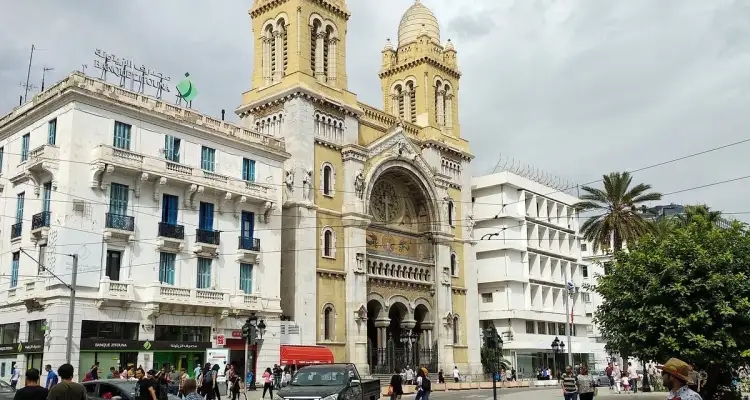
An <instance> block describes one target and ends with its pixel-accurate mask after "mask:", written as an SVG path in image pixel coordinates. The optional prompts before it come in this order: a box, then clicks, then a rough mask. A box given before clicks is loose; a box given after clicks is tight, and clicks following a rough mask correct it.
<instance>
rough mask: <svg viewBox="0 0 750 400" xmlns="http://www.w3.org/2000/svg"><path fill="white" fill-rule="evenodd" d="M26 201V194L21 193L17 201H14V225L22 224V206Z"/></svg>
mask: <svg viewBox="0 0 750 400" xmlns="http://www.w3.org/2000/svg"><path fill="white" fill-rule="evenodd" d="M25 200H26V193H24V192H21V193H19V194H18V197H17V200H16V223H17V224H18V223H21V222H23V206H24V202H25Z"/></svg>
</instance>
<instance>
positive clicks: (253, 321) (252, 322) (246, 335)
mask: <svg viewBox="0 0 750 400" xmlns="http://www.w3.org/2000/svg"><path fill="white" fill-rule="evenodd" d="M260 323H261V324H262V325H263V330H265V328H266V324H265V323H264V322H263V320H261V321H260ZM256 327H258V317H257V316H256V315H255V313H251V314H250V316H249V317H248V318H247V321H245V325H242V338H243V339H245V382H246V385H247V386H248V389H250V390H255V374H251V373H250V358H249V357H248V353H249V352H250V341H252V342H253V343H255V329H256ZM249 376H252V378H250V379H248V377H249Z"/></svg>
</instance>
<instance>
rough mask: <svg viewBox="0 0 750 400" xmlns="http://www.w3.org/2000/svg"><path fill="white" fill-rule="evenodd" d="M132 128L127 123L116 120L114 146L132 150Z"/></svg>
mask: <svg viewBox="0 0 750 400" xmlns="http://www.w3.org/2000/svg"><path fill="white" fill-rule="evenodd" d="M130 128H131V127H130V125H128V124H126V123H123V122H120V121H115V135H114V136H115V137H114V143H113V144H112V145H113V146H114V147H117V148H118V149H124V150H130Z"/></svg>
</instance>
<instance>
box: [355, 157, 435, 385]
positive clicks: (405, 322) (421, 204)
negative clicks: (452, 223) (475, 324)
mask: <svg viewBox="0 0 750 400" xmlns="http://www.w3.org/2000/svg"><path fill="white" fill-rule="evenodd" d="M392 164H393V165H391V166H389V167H386V168H382V172H381V173H380V174H378V175H377V176H373V182H372V184H371V186H370V187H369V190H368V191H367V196H368V197H367V198H368V199H369V202H368V207H367V212H368V213H369V214H371V215H372V222H371V224H370V226H369V227H368V230H367V238H366V241H367V277H368V279H367V292H368V300H369V301H368V303H367V314H368V324H367V338H368V356H369V360H368V361H369V364H370V369H371V371H372V372H373V373H377V374H390V373H392V372H393V371H394V369H395V368H403V367H406V366H407V365H408V366H411V367H412V368H414V367H417V366H424V367H427V368H428V369H429V370H431V371H435V368H436V364H437V352H436V351H434V349H435V348H436V346H434V345H433V343H434V338H433V336H432V330H433V326H434V324H433V319H432V315H433V313H432V312H431V310H432V309H433V303H432V301H433V300H432V297H433V296H434V293H435V285H436V280H435V277H436V273H435V270H436V268H435V265H436V260H435V256H434V253H435V252H434V244H433V242H432V240H431V238H432V233H433V232H435V231H437V230H439V229H440V227H439V223H440V218H439V217H438V207H437V206H436V204H437V203H438V201H436V199H435V197H436V196H435V194H434V193H435V191H434V188H433V187H432V186H431V184H430V183H429V182H428V181H426V180H425V179H424V177H423V175H422V174H421V173H420V172H419V171H417V170H415V169H414V168H412V167H411V166H410V164H407V163H406V162H405V161H403V160H398V161H396V162H394V163H392Z"/></svg>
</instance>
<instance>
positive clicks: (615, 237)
mask: <svg viewBox="0 0 750 400" xmlns="http://www.w3.org/2000/svg"><path fill="white" fill-rule="evenodd" d="M612 242H613V243H612V246H613V248H614V250H615V253H617V252H618V251H621V250H622V236H620V232H618V231H617V230H615V231H614V232H613V234H612Z"/></svg>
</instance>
